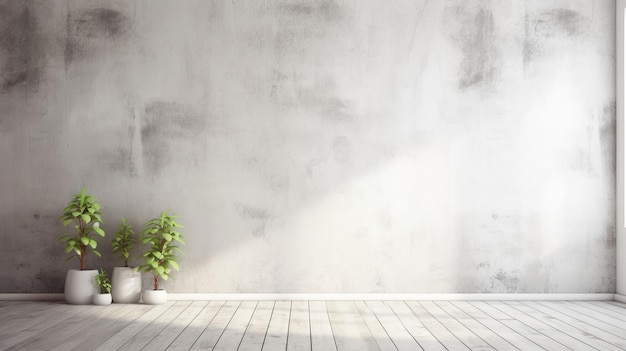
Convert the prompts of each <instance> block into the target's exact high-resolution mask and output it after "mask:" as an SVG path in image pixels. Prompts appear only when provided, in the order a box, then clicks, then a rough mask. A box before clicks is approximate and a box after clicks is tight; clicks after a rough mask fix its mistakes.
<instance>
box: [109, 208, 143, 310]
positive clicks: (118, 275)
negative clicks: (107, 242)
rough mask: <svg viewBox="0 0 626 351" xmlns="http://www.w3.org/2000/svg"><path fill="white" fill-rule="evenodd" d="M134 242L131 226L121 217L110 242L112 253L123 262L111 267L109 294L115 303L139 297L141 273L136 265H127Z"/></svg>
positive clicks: (130, 300)
mask: <svg viewBox="0 0 626 351" xmlns="http://www.w3.org/2000/svg"><path fill="white" fill-rule="evenodd" d="M135 243H136V239H135V232H134V231H133V228H132V227H131V225H130V224H128V222H127V221H126V218H122V223H121V224H120V226H119V229H118V231H117V232H116V233H115V238H113V241H112V243H111V245H112V247H113V253H114V254H117V255H118V256H119V257H120V258H121V260H122V261H123V262H124V266H123V267H113V276H112V279H111V280H112V282H113V288H112V290H111V294H112V296H113V301H114V302H117V303H134V302H139V299H141V273H140V272H139V271H138V270H137V267H129V266H128V261H129V260H130V253H131V250H132V249H133V247H134V246H135Z"/></svg>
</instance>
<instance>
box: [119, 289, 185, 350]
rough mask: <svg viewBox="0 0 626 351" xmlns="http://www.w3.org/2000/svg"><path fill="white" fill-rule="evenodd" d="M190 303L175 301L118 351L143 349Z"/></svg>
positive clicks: (166, 328)
mask: <svg viewBox="0 0 626 351" xmlns="http://www.w3.org/2000/svg"><path fill="white" fill-rule="evenodd" d="M190 304H191V301H176V302H175V303H174V304H173V305H172V307H171V308H169V309H168V310H167V311H165V312H163V313H162V314H161V315H160V316H158V317H157V318H155V319H154V320H153V321H152V322H151V323H150V324H148V325H147V326H146V327H145V328H143V329H142V330H141V331H140V332H139V333H137V335H135V336H133V338H132V339H130V340H128V341H127V342H126V343H124V344H123V345H122V346H120V347H119V348H118V349H117V350H118V351H136V350H141V349H143V348H144V347H145V346H146V345H148V344H149V343H150V341H152V340H153V339H155V338H156V337H157V335H159V334H160V333H162V332H166V331H167V330H168V329H169V328H168V327H169V325H170V323H172V321H173V320H175V319H176V318H177V317H178V316H179V315H180V314H181V313H182V312H183V311H184V310H185V309H187V307H189V305H190ZM174 337H176V336H174Z"/></svg>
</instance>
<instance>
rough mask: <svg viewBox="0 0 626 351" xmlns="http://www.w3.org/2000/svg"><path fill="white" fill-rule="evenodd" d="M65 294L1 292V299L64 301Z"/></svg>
mask: <svg viewBox="0 0 626 351" xmlns="http://www.w3.org/2000/svg"><path fill="white" fill-rule="evenodd" d="M62 300H65V297H64V295H63V294H0V301H62Z"/></svg>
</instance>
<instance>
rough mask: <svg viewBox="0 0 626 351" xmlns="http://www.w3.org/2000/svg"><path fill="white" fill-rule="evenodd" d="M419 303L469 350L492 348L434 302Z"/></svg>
mask: <svg viewBox="0 0 626 351" xmlns="http://www.w3.org/2000/svg"><path fill="white" fill-rule="evenodd" d="M421 304H422V306H423V307H424V308H425V309H426V310H427V311H428V312H429V313H430V314H431V315H432V316H433V317H435V318H436V319H437V320H438V321H439V322H440V323H441V324H443V325H444V326H445V327H446V329H448V330H449V331H450V332H451V333H452V334H454V335H455V336H456V337H457V338H458V339H459V340H460V341H461V342H462V343H463V344H464V345H465V346H467V347H468V348H469V349H470V350H494V348H493V347H491V346H490V345H489V344H487V343H486V342H485V341H484V340H483V339H481V338H480V337H479V336H478V335H476V334H474V333H473V332H472V331H471V330H469V329H467V328H466V327H465V326H464V325H463V324H461V323H459V321H457V320H456V319H454V318H453V317H452V316H450V315H449V314H448V313H446V312H445V311H444V310H442V309H441V308H440V307H439V306H438V305H437V304H435V302H433V301H423V302H421Z"/></svg>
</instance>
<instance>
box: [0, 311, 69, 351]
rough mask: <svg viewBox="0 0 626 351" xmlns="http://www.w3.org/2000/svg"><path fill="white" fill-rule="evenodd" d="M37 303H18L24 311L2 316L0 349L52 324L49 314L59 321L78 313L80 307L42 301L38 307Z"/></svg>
mask: <svg viewBox="0 0 626 351" xmlns="http://www.w3.org/2000/svg"><path fill="white" fill-rule="evenodd" d="M39 307H40V306H39V305H38V303H27V304H22V303H20V304H19V308H20V309H23V310H24V313H22V314H17V315H15V316H14V317H7V318H4V317H3V318H2V319H3V323H2V325H1V326H0V349H4V348H7V347H9V346H11V345H14V344H17V343H19V342H21V341H23V340H26V339H28V338H30V337H32V336H33V335H34V334H37V333H38V332H39V331H42V330H45V329H46V328H48V327H50V326H52V325H54V324H55V323H54V321H51V320H50V318H49V315H54V316H56V321H57V322H61V321H63V320H64V319H65V318H70V317H72V316H74V315H75V314H77V313H79V311H80V307H78V306H71V305H67V304H65V303H59V302H55V303H46V302H44V303H42V306H41V307H42V308H41V309H39Z"/></svg>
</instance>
